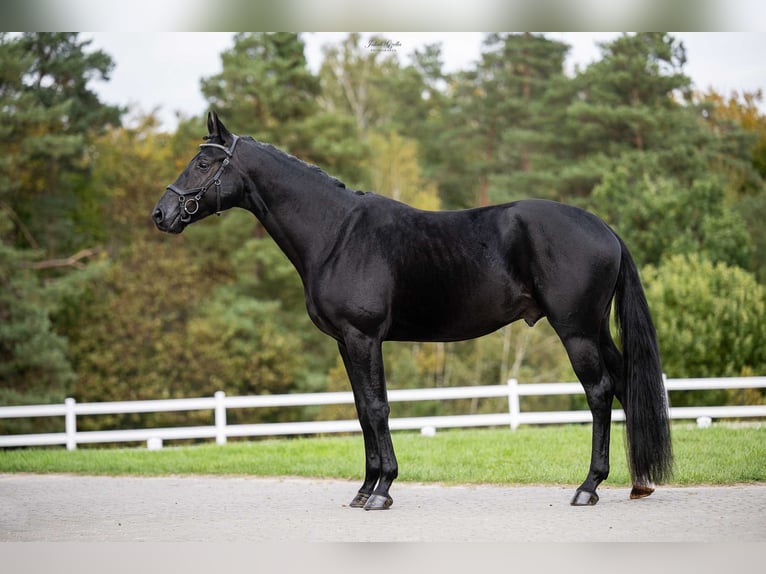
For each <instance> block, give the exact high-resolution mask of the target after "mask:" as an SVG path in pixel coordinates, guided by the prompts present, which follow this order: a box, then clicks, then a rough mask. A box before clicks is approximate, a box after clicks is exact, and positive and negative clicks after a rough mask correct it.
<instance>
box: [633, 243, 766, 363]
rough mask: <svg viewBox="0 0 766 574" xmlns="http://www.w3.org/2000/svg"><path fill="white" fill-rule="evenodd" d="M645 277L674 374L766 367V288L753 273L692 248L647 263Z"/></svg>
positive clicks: (665, 355) (666, 358) (664, 356)
mask: <svg viewBox="0 0 766 574" xmlns="http://www.w3.org/2000/svg"><path fill="white" fill-rule="evenodd" d="M643 277H644V281H645V284H646V296H647V299H648V301H649V306H650V307H651V309H652V311H653V316H654V320H655V323H656V328H657V334H658V337H659V342H660V349H661V352H662V361H663V368H664V370H665V372H666V373H668V375H669V376H672V377H727V376H741V375H752V374H754V373H763V372H765V371H766V348H764V345H763V341H764V340H766V322H764V320H763V318H764V316H765V315H764V314H765V313H766V288H764V286H763V285H760V284H758V283H757V282H756V280H755V278H754V277H753V276H752V275H751V274H749V273H747V272H746V271H743V270H742V269H740V268H738V267H731V266H728V265H726V264H725V263H722V262H718V263H713V262H711V261H710V260H709V259H707V258H706V257H704V256H702V255H699V254H688V255H674V256H671V257H668V258H667V259H665V260H663V261H662V263H661V264H660V265H659V266H656V267H655V266H649V267H647V268H645V269H644V274H643Z"/></svg>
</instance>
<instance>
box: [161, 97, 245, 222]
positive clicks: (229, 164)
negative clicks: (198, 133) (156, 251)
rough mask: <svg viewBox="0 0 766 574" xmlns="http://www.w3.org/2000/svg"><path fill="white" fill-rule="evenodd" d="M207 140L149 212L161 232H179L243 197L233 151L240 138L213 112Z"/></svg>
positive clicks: (227, 207) (210, 116)
mask: <svg viewBox="0 0 766 574" xmlns="http://www.w3.org/2000/svg"><path fill="white" fill-rule="evenodd" d="M207 129H208V135H207V136H205V140H206V143H203V144H202V145H200V150H199V152H197V155H195V156H194V157H193V158H192V160H191V161H190V162H189V165H187V166H186V169H185V170H184V171H183V172H182V173H181V175H179V176H178V179H176V180H175V182H174V183H172V184H171V185H169V186H168V187H167V189H166V190H165V193H164V194H163V196H162V197H161V198H160V200H159V201H158V202H157V206H156V207H155V208H154V211H153V212H152V219H153V220H154V223H155V224H156V225H157V228H158V229H160V230H161V231H166V232H168V233H181V232H182V231H183V230H184V228H185V227H186V226H187V225H189V224H190V223H193V222H195V221H199V220H200V219H204V218H205V217H207V216H208V215H211V214H213V213H220V212H221V211H223V210H226V209H229V208H231V207H234V206H235V205H236V204H237V203H239V201H240V199H241V197H242V190H243V179H242V176H241V173H240V172H239V170H237V169H236V165H235V164H236V160H235V159H234V154H235V151H236V147H237V142H238V141H239V137H238V136H236V135H234V134H232V133H231V132H230V131H229V130H227V129H226V126H224V125H223V122H221V120H220V119H219V118H218V115H217V114H216V113H215V112H210V113H209V114H208V117H207Z"/></svg>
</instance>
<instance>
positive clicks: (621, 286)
mask: <svg viewBox="0 0 766 574" xmlns="http://www.w3.org/2000/svg"><path fill="white" fill-rule="evenodd" d="M618 239H619V237H618ZM620 245H621V246H622V262H621V264H620V274H619V276H618V278H617V289H616V292H615V310H616V316H617V320H618V323H619V326H620V338H621V340H622V354H623V368H624V373H623V377H624V379H623V380H624V384H625V396H624V403H625V404H623V407H624V409H625V420H626V427H627V437H628V464H629V466H630V472H631V476H632V478H633V483H634V484H648V483H650V482H653V483H657V484H659V483H661V482H664V481H665V480H667V479H668V478H670V476H671V474H672V466H673V452H672V447H671V441H670V416H669V413H668V404H667V395H666V393H665V385H664V384H663V381H662V367H661V366H660V352H659V348H658V345H657V334H656V332H655V330H654V323H653V322H652V317H651V315H650V313H649V305H648V304H647V302H646V296H645V295H644V290H643V288H642V287H641V281H640V279H639V276H638V269H636V264H635V263H634V262H633V258H632V257H631V255H630V253H629V252H628V248H627V247H626V246H625V243H623V241H622V240H621V239H620Z"/></svg>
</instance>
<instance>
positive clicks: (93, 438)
mask: <svg viewBox="0 0 766 574" xmlns="http://www.w3.org/2000/svg"><path fill="white" fill-rule="evenodd" d="M665 388H666V390H668V391H690V390H720V389H754V388H755V389H757V388H766V377H735V378H724V379H666V380H665ZM579 394H583V389H582V386H581V385H580V384H579V383H539V384H519V382H518V381H517V380H515V379H510V380H509V381H508V383H507V384H505V385H491V386H475V387H447V388H437V389H395V390H390V391H388V398H389V401H391V402H410V401H433V400H454V399H475V398H492V397H503V398H507V399H508V410H507V411H503V412H500V413H487V414H473V415H471V414H466V415H452V416H428V417H407V418H392V419H391V420H390V427H391V429H392V430H409V429H422V428H424V427H434V428H458V427H483V426H509V427H510V428H511V429H516V428H517V427H518V426H519V425H522V424H529V425H533V424H556V423H559V424H560V423H586V422H591V421H592V420H593V419H592V416H591V413H590V411H588V410H581V411H548V412H522V411H521V408H520V397H529V396H544V395H579ZM353 402H354V399H353V395H352V393H351V392H350V391H349V392H327V393H306V394H288V395H256V396H235V397H227V396H226V395H225V393H223V392H222V391H218V392H217V393H215V395H214V396H212V397H200V398H190V399H168V400H151V401H124V402H104V403H77V402H76V401H75V400H74V399H72V398H68V399H66V400H65V401H64V404H57V405H25V406H10V407H0V418H29V417H62V416H63V417H64V432H60V433H44V434H15V435H0V448H3V447H18V446H51V445H65V446H66V447H67V449H69V450H74V449H76V448H77V445H78V444H89V443H111V442H137V441H141V442H143V441H146V442H147V445H149V446H150V447H151V446H152V445H156V446H161V445H162V441H165V440H180V439H215V441H216V442H217V443H218V444H225V443H226V440H227V439H228V438H230V437H248V436H277V435H296V434H323V433H337V432H360V431H361V428H360V426H359V422H358V421H357V420H355V419H354V420H333V421H300V422H285V423H260V424H236V425H229V424H227V416H226V415H227V410H228V409H240V408H262V407H296V406H319V405H338V404H353ZM197 410H211V411H213V424H212V425H208V426H184V427H164V428H148V429H125V430H103V431H78V430H77V417H78V416H86V415H103V414H128V413H149V412H152V413H158V412H171V411H197ZM670 416H671V418H672V419H698V418H700V417H709V418H711V419H719V418H751V417H766V405H742V406H697V407H672V408H671V409H670ZM612 419H613V420H616V421H622V420H625V415H624V412H623V411H622V410H617V409H615V410H614V411H612Z"/></svg>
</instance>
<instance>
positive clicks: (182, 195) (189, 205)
mask: <svg viewBox="0 0 766 574" xmlns="http://www.w3.org/2000/svg"><path fill="white" fill-rule="evenodd" d="M238 141H239V136H236V135H234V136H233V139H232V141H231V146H229V147H226V146H222V145H221V144H216V143H204V144H201V145H200V146H199V147H201V148H203V147H216V148H218V149H221V150H223V151H224V152H225V153H226V158H224V160H223V162H221V165H220V167H219V168H218V171H216V172H215V174H214V175H213V177H211V178H210V179H208V180H207V181H206V182H205V183H204V184H203V185H201V186H200V187H193V188H190V189H179V188H178V187H176V186H175V184H170V185H169V186H168V187H167V189H169V190H170V191H172V192H173V193H175V194H176V195H177V196H178V201H179V203H180V204H181V210H182V211H183V213H182V214H181V221H184V222H188V221H191V217H192V215H194V214H195V213H197V212H198V211H199V202H200V200H202V198H203V197H204V196H205V193H206V192H207V190H208V189H209V188H210V186H211V185H213V186H215V196H216V202H215V203H216V211H215V214H216V215H221V175H222V174H223V171H224V170H225V169H226V166H228V165H229V163H231V161H230V160H231V157H232V156H233V155H234V149H235V148H236V147H237V142H238ZM190 195H193V196H194V197H189V196H190Z"/></svg>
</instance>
